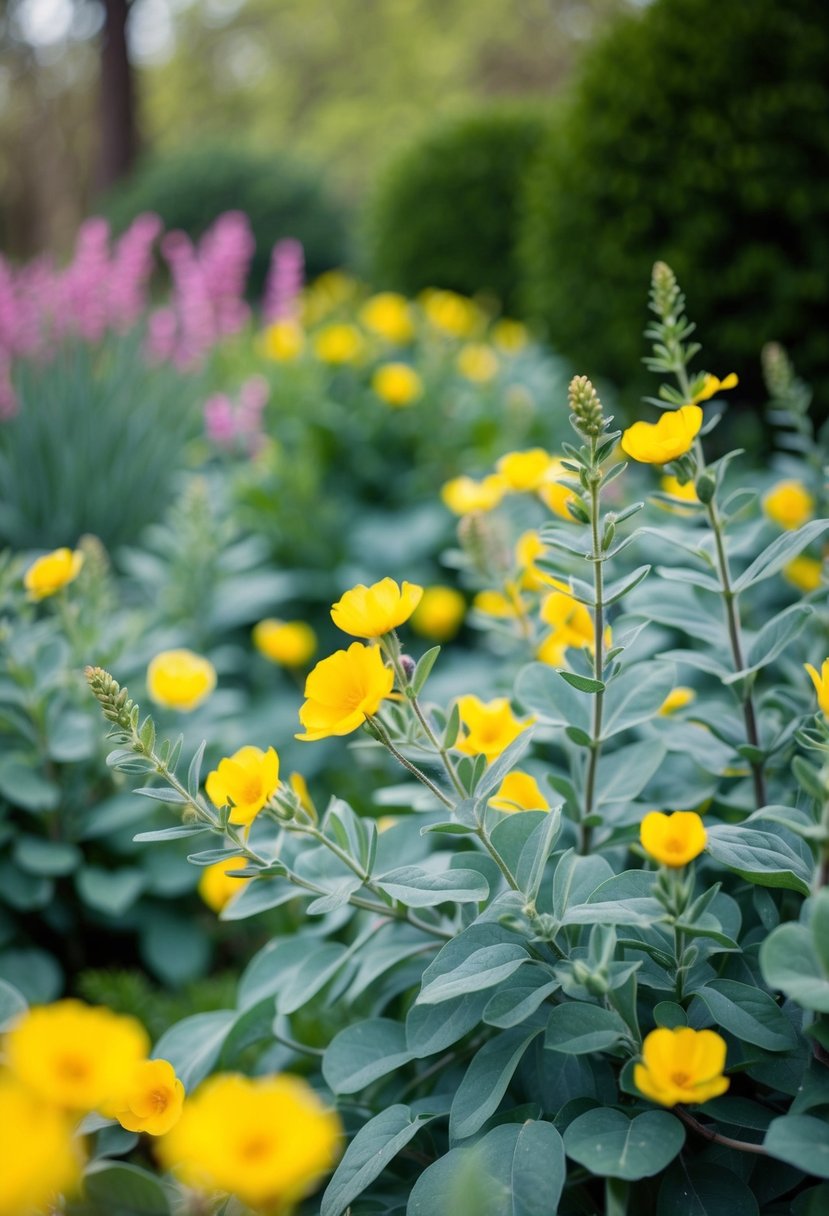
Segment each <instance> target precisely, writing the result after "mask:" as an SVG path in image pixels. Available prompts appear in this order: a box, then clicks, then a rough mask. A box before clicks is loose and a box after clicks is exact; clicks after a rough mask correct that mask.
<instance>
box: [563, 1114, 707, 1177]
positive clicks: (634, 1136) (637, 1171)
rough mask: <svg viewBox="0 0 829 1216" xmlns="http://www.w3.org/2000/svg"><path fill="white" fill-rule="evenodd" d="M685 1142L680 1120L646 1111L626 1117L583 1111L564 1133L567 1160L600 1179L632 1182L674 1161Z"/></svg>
mask: <svg viewBox="0 0 829 1216" xmlns="http://www.w3.org/2000/svg"><path fill="white" fill-rule="evenodd" d="M684 1143H685V1129H684V1128H683V1126H682V1124H681V1123H680V1121H679V1120H678V1119H677V1118H675V1117H674V1116H673V1115H669V1114H668V1113H667V1112H665V1111H657V1110H649V1111H646V1112H645V1113H644V1114H642V1115H635V1116H634V1117H633V1118H632V1119H630V1118H628V1116H627V1115H626V1114H623V1112H622V1111H620V1110H614V1109H612V1108H610V1107H605V1108H598V1109H596V1110H589V1111H586V1112H585V1114H583V1115H579V1117H578V1118H577V1119H574V1120H573V1122H572V1123H571V1124H570V1126H569V1127H568V1128H567V1130H566V1131H565V1133H564V1148H565V1150H566V1152H567V1156H568V1157H572V1158H573V1160H574V1161H577V1162H578V1163H579V1165H583V1166H584V1167H585V1169H587V1170H589V1171H590V1172H591V1174H598V1175H599V1176H600V1177H602V1178H605V1177H610V1178H625V1179H627V1181H628V1182H635V1181H636V1180H637V1179H638V1178H650V1177H652V1176H653V1175H654V1174H658V1173H659V1172H660V1171H661V1170H664V1169H665V1167H666V1166H667V1165H669V1164H670V1162H671V1161H673V1159H674V1157H675V1156H676V1155H677V1153H678V1152H679V1150H680V1149H681V1148H682V1146H683V1144H684Z"/></svg>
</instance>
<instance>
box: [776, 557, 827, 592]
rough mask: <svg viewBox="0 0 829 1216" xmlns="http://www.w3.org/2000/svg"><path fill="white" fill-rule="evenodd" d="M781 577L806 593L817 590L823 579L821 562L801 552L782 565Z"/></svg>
mask: <svg viewBox="0 0 829 1216" xmlns="http://www.w3.org/2000/svg"><path fill="white" fill-rule="evenodd" d="M783 577H784V578H786V579H788V581H789V582H790V583H791V584H792V585H793V586H795V587H797V589H798V591H803V592H805V593H806V594H808V593H809V592H810V591H817V589H818V587H819V586H820V584H821V582H822V580H823V562H821V561H818V559H817V558H816V557H807V556H806V555H805V554H801V555H800V557H794V558H792V560H791V561H790V562H788V563H787V564H786V565H785V566H784V567H783Z"/></svg>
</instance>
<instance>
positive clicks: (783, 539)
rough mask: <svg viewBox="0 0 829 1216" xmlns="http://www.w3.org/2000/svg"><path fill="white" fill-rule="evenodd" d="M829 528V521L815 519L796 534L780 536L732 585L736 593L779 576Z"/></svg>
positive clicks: (789, 533)
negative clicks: (776, 575) (788, 563)
mask: <svg viewBox="0 0 829 1216" xmlns="http://www.w3.org/2000/svg"><path fill="white" fill-rule="evenodd" d="M827 528H829V519H813V520H812V521H811V523H808V524H804V525H803V527H802V528H797V529H796V530H795V531H794V532H784V533H783V535H782V536H778V537H777V538H776V540H773V541H772V543H771V544H770V545H769V546H768V548H767V549H765V550H764V551H763V552H762V553H761V554H760V556H759V557H758V558H756V559H755V560H754V561H753V562H752V563H751V565H750V566H749V567H748V569H747V570H744V571H743V573H742V574H741V575H740V577H739V578H738V579H736V580H735V582H734V583H733V584H732V586H733V589H734V591H736V592H738V593H739V592H740V591H745V590H746V588H748V587H753V586H754V585H755V583H760V582H762V581H763V579H766V578H771V577H772V575H774V574H778V573H779V571H781V570H782V569H783V567H784V566H785V565H786V564H787V562H790V561H791V559H792V558H793V557H797V556H798V555H799V554H801V553H803V551H804V550H805V549H808V547H809V545H810V544H811V543H812V541H813V540H816V539H817V538H818V536H820V535H822V533H824V532H825V531H826V529H827Z"/></svg>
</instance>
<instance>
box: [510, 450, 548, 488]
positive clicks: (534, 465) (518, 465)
mask: <svg viewBox="0 0 829 1216" xmlns="http://www.w3.org/2000/svg"><path fill="white" fill-rule="evenodd" d="M557 463H558V462H557V461H554V460H553V457H552V456H551V455H550V453H549V452H545V451H544V449H543V448H530V449H529V450H528V451H526V452H507V453H506V455H504V456H502V457H501V458H500V460H499V461H498V463H497V464H496V466H495V467H496V469H497V470H498V472H499V473H500V474H501V476H502V477H503V478H504V480H505V481H506V483H507V486H508V487H509V489H510V490H514V491H515V492H516V493H531V492H533V491H536V490H540V489H541V487H542V486H543V485H544V484H545V483H546V482H547V481H549V479H550V469H551V466H554V465H556V464H557Z"/></svg>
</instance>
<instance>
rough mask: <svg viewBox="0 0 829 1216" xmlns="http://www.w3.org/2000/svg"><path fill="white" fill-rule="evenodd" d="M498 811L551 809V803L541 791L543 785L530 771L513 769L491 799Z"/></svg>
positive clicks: (491, 804)
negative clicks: (540, 784)
mask: <svg viewBox="0 0 829 1216" xmlns="http://www.w3.org/2000/svg"><path fill="white" fill-rule="evenodd" d="M489 805H490V806H492V807H494V808H495V810H496V811H506V812H507V813H508V814H512V813H513V812H514V811H549V809H550V804H549V802H548V801H547V799H546V798H545V797H544V795H543V794H542V792H541V787H540V786H539V784H538V782H537V781H536V779H535V777H532V776H531V775H530V774H529V773H524V772H522V771H521V770H520V769H513V771H512V772H511V773H508V774H507V776H506V777H505V778H504V780H503V781H502V782H501V784H500V786H499V787H498V790H497V792H496V793H495V794H494V795H493V797H492V798H490V800H489Z"/></svg>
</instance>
